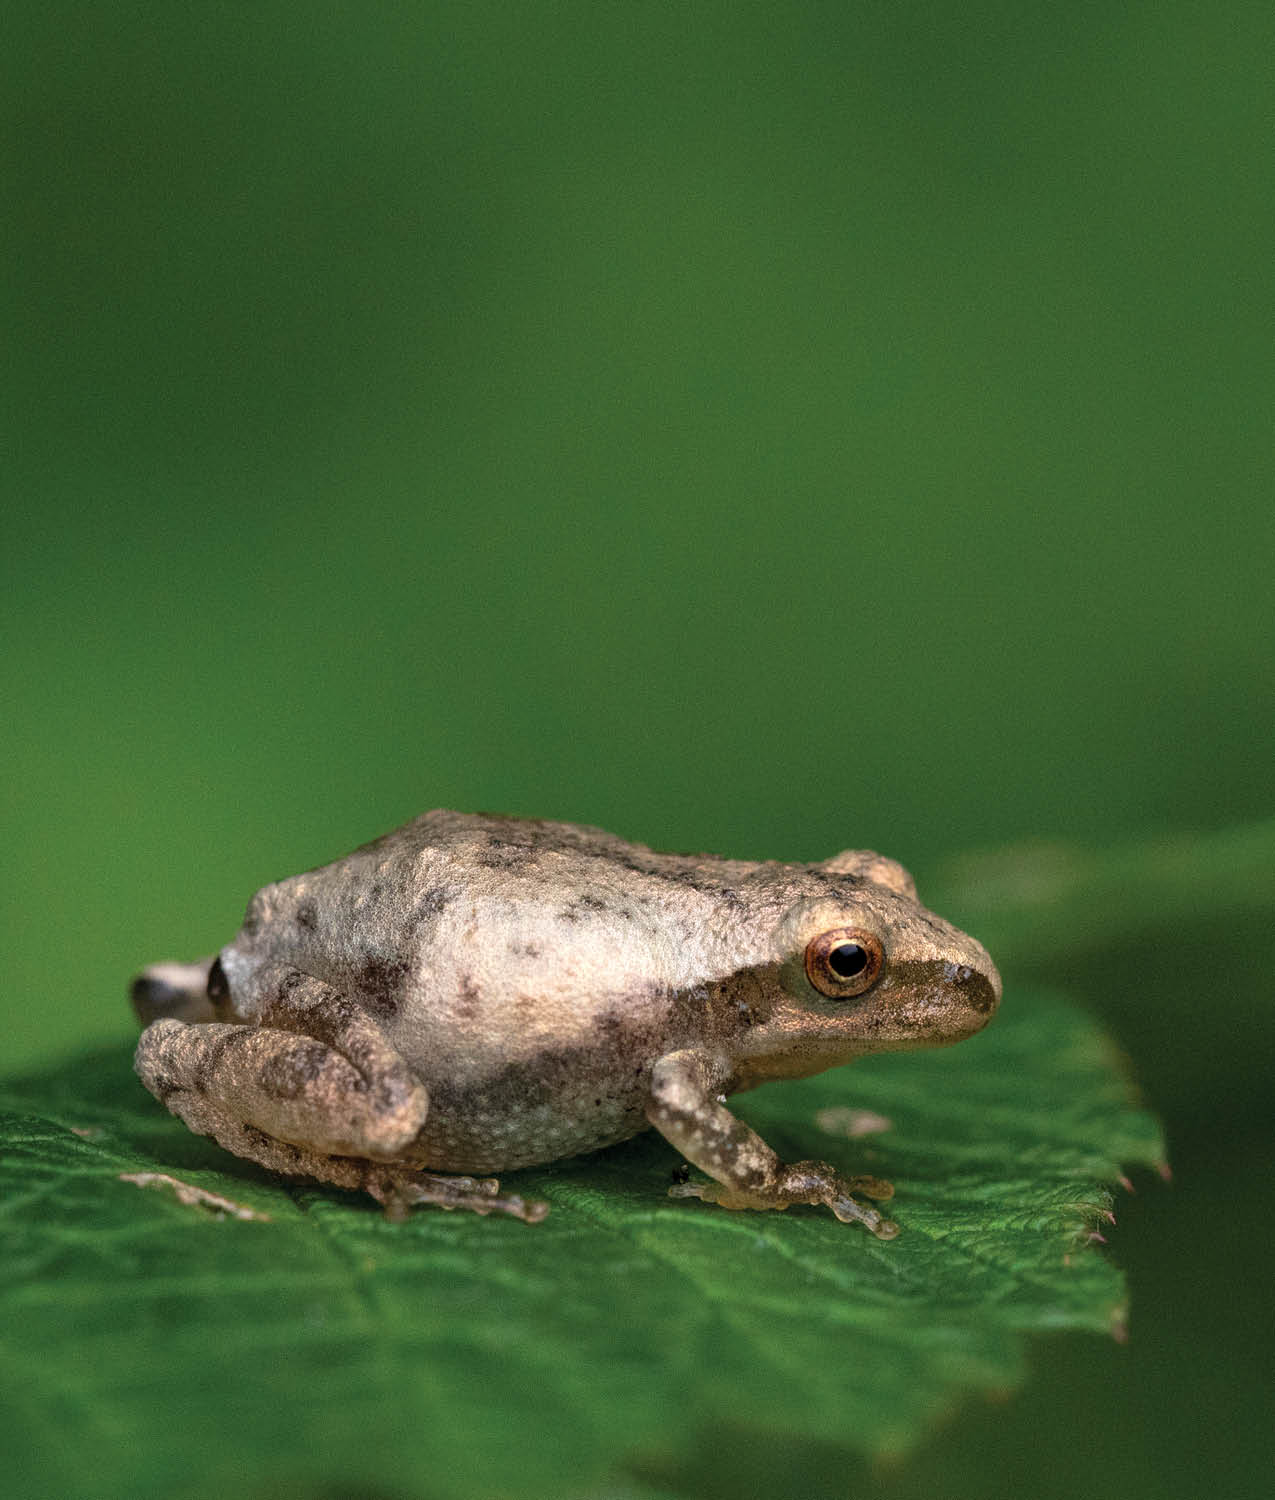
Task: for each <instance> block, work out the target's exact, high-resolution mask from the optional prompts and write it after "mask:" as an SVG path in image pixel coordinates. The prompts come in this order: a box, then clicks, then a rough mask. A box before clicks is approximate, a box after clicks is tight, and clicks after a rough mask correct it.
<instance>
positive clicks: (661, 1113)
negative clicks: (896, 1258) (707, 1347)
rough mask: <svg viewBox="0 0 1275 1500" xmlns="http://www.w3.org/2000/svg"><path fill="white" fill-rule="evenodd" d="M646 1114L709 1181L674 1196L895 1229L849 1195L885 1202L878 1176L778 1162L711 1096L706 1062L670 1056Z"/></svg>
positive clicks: (888, 1235) (690, 1055) (683, 1186)
mask: <svg viewBox="0 0 1275 1500" xmlns="http://www.w3.org/2000/svg"><path fill="white" fill-rule="evenodd" d="M646 1117H647V1119H648V1120H650V1122H651V1124H652V1125H654V1126H655V1128H656V1129H657V1130H658V1131H659V1132H660V1134H661V1135H663V1136H664V1137H665V1138H666V1139H667V1140H668V1141H670V1142H671V1143H672V1144H673V1145H674V1146H676V1147H677V1149H678V1150H679V1151H680V1152H681V1153H682V1155H683V1156H685V1157H686V1159H687V1160H688V1161H690V1162H693V1163H694V1164H695V1166H697V1167H699V1168H700V1169H701V1170H702V1171H705V1172H707V1173H708V1174H709V1176H710V1177H712V1178H714V1179H715V1181H713V1182H686V1183H678V1184H676V1185H675V1186H673V1187H671V1188H670V1189H669V1193H670V1196H672V1197H674V1198H703V1199H704V1200H705V1201H706V1202H709V1203H719V1204H721V1206H722V1207H723V1208H754V1209H767V1208H787V1207H788V1206H789V1204H791V1203H823V1204H826V1205H827V1207H829V1208H830V1209H831V1210H832V1211H833V1213H834V1214H836V1216H837V1218H839V1219H840V1220H841V1221H842V1222H843V1223H847V1224H850V1223H859V1224H863V1225H864V1226H865V1227H866V1228H868V1229H870V1230H871V1231H872V1233H873V1234H875V1235H876V1236H877V1238H878V1239H883V1240H890V1239H893V1238H894V1236H895V1235H896V1234H898V1232H899V1226H898V1225H897V1224H895V1223H894V1222H893V1220H891V1219H887V1218H884V1217H883V1216H882V1215H881V1214H879V1213H878V1212H877V1211H876V1209H874V1208H869V1207H867V1206H866V1205H864V1204H862V1203H859V1202H858V1201H857V1200H856V1199H855V1198H854V1196H853V1194H855V1193H861V1194H863V1196H864V1197H867V1198H876V1199H886V1198H889V1197H891V1196H892V1194H893V1192H894V1189H893V1188H892V1187H891V1186H890V1184H889V1183H888V1182H882V1181H881V1180H880V1179H879V1178H876V1177H841V1176H839V1175H838V1174H837V1173H836V1172H835V1171H834V1170H833V1168H832V1167H830V1166H829V1165H828V1163H827V1162H822V1161H800V1162H795V1163H793V1164H792V1165H791V1166H789V1165H786V1164H785V1163H784V1162H782V1161H780V1159H779V1157H778V1156H776V1155H775V1153H774V1152H773V1151H772V1150H771V1149H770V1147H769V1146H768V1145H767V1144H766V1142H765V1141H763V1140H762V1138H761V1137H760V1136H759V1135H758V1134H757V1133H756V1131H753V1130H750V1129H749V1128H748V1126H747V1125H745V1124H744V1122H743V1121H742V1120H738V1119H736V1118H735V1116H734V1115H733V1114H731V1112H730V1110H728V1109H727V1108H726V1106H725V1105H724V1104H722V1103H721V1102H720V1101H719V1099H718V1097H717V1090H716V1087H715V1085H714V1080H713V1070H712V1069H711V1067H710V1066H709V1063H708V1060H707V1059H706V1058H705V1057H703V1056H702V1055H701V1054H700V1053H698V1052H694V1051H684V1052H670V1053H669V1054H668V1055H667V1056H666V1057H662V1058H661V1059H660V1060H659V1062H657V1063H656V1065H655V1067H654V1069H653V1070H652V1073H651V1096H650V1099H649V1101H648V1103H647V1107H646Z"/></svg>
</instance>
